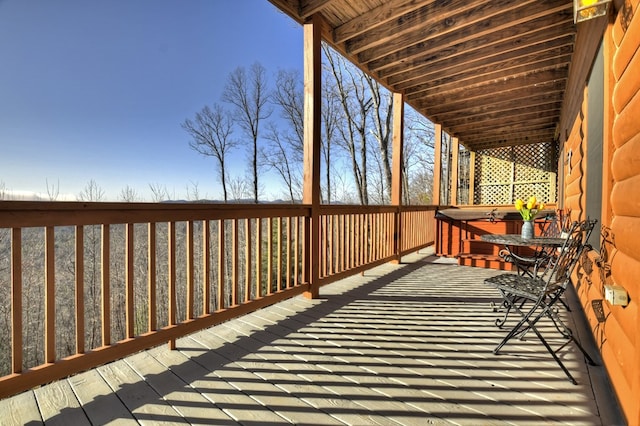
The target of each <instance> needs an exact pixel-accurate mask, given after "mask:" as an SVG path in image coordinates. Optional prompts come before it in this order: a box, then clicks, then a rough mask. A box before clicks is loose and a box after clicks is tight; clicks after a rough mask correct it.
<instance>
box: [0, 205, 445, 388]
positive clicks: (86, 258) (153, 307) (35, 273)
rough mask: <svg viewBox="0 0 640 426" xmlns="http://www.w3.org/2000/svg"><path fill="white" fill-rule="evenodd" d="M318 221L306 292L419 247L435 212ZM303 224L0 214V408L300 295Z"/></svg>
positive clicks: (177, 211) (95, 212) (186, 214)
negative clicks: (19, 396)
mask: <svg viewBox="0 0 640 426" xmlns="http://www.w3.org/2000/svg"><path fill="white" fill-rule="evenodd" d="M320 210H321V211H320V227H319V229H320V235H318V237H317V238H318V240H317V241H318V245H319V247H320V249H319V253H320V258H319V262H320V274H319V277H318V278H317V281H318V282H317V283H316V284H314V285H318V286H320V285H323V284H326V283H329V282H332V281H335V280H337V279H340V278H343V277H345V276H348V275H351V274H354V273H357V272H359V271H362V270H364V269H366V268H370V267H372V266H375V265H377V264H380V263H384V262H388V261H390V260H398V259H399V256H401V255H402V254H405V253H408V252H410V251H414V250H417V249H419V248H422V247H425V246H428V245H430V244H432V243H433V236H434V231H435V223H434V212H435V207H422V208H412V207H401V208H398V207H386V206H378V207H364V206H322V207H321V209H320ZM310 217H311V207H310V206H308V205H268V204H265V205H243V204H235V205H219V204H146V203H138V204H131V203H57V202H55V203H48V202H0V398H2V397H5V396H8V395H11V394H15V393H18V392H20V391H22V390H25V389H29V388H31V387H33V386H37V385H39V384H43V383H47V382H49V381H52V380H55V379H58V378H61V377H65V376H67V375H69V374H72V373H75V372H78V371H82V370H86V369H89V368H92V367H95V366H97V365H100V364H103V363H106V362H109V361H113V360H115V359H118V358H121V357H124V356H126V355H128V354H131V353H134V352H137V351H140V350H143V349H146V348H150V347H153V346H156V345H158V344H162V343H164V342H169V345H170V346H171V347H174V346H175V339H177V338H180V337H182V336H185V335H186V334H189V333H192V332H194V331H197V330H200V329H203V328H206V327H209V326H211V325H214V324H217V323H220V322H223V321H227V320H229V319H231V318H234V317H236V316H240V315H244V314H246V313H249V312H252V311H255V310H257V309H260V308H262V307H264V306H267V305H269V304H273V303H276V302H278V301H280V300H283V299H285V298H289V297H293V296H295V295H298V294H301V293H303V292H304V291H307V290H308V289H309V286H310V285H312V283H310V282H308V280H307V279H305V278H304V277H309V276H310V275H309V268H310V267H309V265H310V263H309V259H308V257H307V256H306V253H309V251H310V250H309V244H310V241H305V235H309V234H308V229H306V228H305V227H306V226H308V225H307V224H308V221H309V218H310ZM307 238H308V239H309V240H311V239H312V238H310V237H307Z"/></svg>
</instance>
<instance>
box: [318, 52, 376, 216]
mask: <svg viewBox="0 0 640 426" xmlns="http://www.w3.org/2000/svg"><path fill="white" fill-rule="evenodd" d="M323 49H324V53H325V56H326V57H327V60H328V63H329V70H330V72H331V74H332V76H333V83H335V89H336V90H337V96H338V98H339V99H340V105H341V106H342V112H343V113H344V117H345V120H344V123H343V124H342V125H340V126H338V133H339V134H340V136H341V138H340V139H341V144H342V145H343V147H344V149H345V150H346V151H347V152H348V154H349V159H350V160H351V170H352V172H353V177H354V179H355V182H356V188H357V189H358V198H359V200H360V204H364V205H367V204H369V185H368V180H367V161H368V151H367V132H368V116H369V112H370V110H371V108H372V106H373V101H372V99H371V95H370V94H369V93H368V91H367V90H366V87H365V84H366V83H365V81H364V80H365V77H364V75H363V73H362V72H360V71H359V70H356V69H355V68H354V67H353V66H351V65H349V64H348V63H347V62H346V61H345V59H344V58H343V57H341V56H340V55H339V54H337V53H336V52H335V51H333V50H332V49H331V48H330V47H328V46H327V45H326V44H323Z"/></svg>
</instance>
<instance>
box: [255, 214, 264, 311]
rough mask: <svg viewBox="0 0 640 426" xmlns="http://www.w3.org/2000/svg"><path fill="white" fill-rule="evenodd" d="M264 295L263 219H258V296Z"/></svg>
mask: <svg viewBox="0 0 640 426" xmlns="http://www.w3.org/2000/svg"><path fill="white" fill-rule="evenodd" d="M262 296H264V291H262V219H261V218H257V219H256V297H258V298H260V297H262Z"/></svg>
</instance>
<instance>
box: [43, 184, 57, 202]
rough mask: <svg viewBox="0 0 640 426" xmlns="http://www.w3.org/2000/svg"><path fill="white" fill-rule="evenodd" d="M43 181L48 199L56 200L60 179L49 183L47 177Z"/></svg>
mask: <svg viewBox="0 0 640 426" xmlns="http://www.w3.org/2000/svg"><path fill="white" fill-rule="evenodd" d="M45 183H46V185H47V196H48V198H49V201H56V200H57V199H58V197H59V196H60V179H58V183H57V184H55V185H54V184H51V185H49V180H48V179H45Z"/></svg>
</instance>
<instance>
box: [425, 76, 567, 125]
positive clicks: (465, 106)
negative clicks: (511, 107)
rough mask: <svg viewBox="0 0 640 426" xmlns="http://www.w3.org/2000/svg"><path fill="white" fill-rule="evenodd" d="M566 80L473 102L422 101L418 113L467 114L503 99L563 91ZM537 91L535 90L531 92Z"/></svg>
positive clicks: (488, 96)
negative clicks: (474, 108)
mask: <svg viewBox="0 0 640 426" xmlns="http://www.w3.org/2000/svg"><path fill="white" fill-rule="evenodd" d="M565 83H566V81H565V80H558V81H550V82H544V83H540V84H538V85H537V86H532V87H530V88H529V89H530V90H528V91H527V92H523V91H522V90H513V91H511V92H504V93H501V94H500V95H499V96H498V95H496V94H495V93H485V94H484V95H483V96H479V97H477V98H475V99H473V100H472V101H471V100H469V99H447V100H446V101H443V102H441V103H437V102H433V99H421V101H420V103H416V105H417V108H418V111H420V112H423V113H427V112H428V113H429V114H425V115H426V116H427V117H430V116H437V115H438V114H440V113H443V112H449V113H453V112H459V113H465V112H466V111H468V110H469V109H470V108H473V107H477V106H480V105H491V104H492V103H494V102H499V101H500V100H501V99H525V98H527V97H529V96H532V95H538V94H541V95H542V94H545V93H553V92H558V91H563V90H564V88H565ZM531 89H535V90H531Z"/></svg>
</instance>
